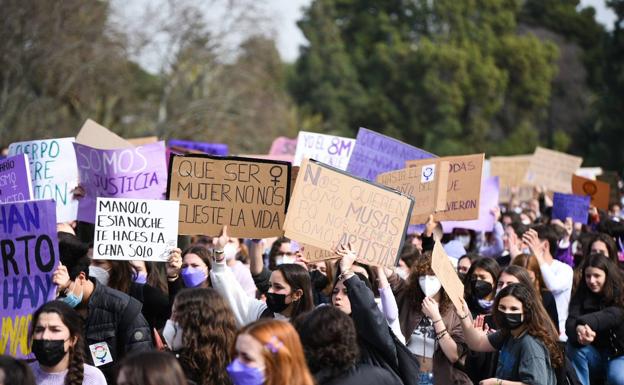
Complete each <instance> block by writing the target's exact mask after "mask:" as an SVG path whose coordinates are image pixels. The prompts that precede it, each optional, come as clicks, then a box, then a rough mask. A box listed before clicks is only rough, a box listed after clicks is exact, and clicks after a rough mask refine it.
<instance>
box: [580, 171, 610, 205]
mask: <svg viewBox="0 0 624 385" xmlns="http://www.w3.org/2000/svg"><path fill="white" fill-rule="evenodd" d="M610 190H611V187H610V186H609V184H608V183H605V182H601V181H599V180H591V179H587V178H583V177H580V176H577V175H572V192H573V193H574V194H575V195H587V196H589V197H590V198H591V204H592V206H595V207H597V208H599V209H603V210H608V209H609V197H610V193H611V191H610Z"/></svg>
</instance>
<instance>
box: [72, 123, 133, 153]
mask: <svg viewBox="0 0 624 385" xmlns="http://www.w3.org/2000/svg"><path fill="white" fill-rule="evenodd" d="M76 143H79V144H82V145H85V146H89V147H93V148H97V149H100V150H116V149H120V148H131V147H132V144H131V143H130V142H128V141H127V140H125V139H124V138H122V137H121V136H119V135H117V134H115V133H114V132H112V131H111V130H109V129H108V128H106V127H104V126H102V125H100V124H98V123H96V122H95V121H93V120H91V119H87V121H86V122H85V124H83V125H82V128H80V132H78V135H76Z"/></svg>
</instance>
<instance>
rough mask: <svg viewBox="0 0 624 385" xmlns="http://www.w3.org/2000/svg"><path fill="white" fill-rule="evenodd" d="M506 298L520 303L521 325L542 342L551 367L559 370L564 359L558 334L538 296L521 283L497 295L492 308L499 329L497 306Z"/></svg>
mask: <svg viewBox="0 0 624 385" xmlns="http://www.w3.org/2000/svg"><path fill="white" fill-rule="evenodd" d="M508 296H512V297H514V298H516V299H517V300H518V301H520V302H522V308H523V312H522V314H523V316H524V323H523V325H525V327H526V332H527V333H528V334H530V335H532V336H533V337H535V338H537V339H538V340H540V341H542V343H543V344H544V345H545V346H546V349H547V350H548V352H549V354H550V362H551V364H552V366H553V367H555V368H561V367H562V365H563V362H564V358H563V351H562V350H561V349H560V347H559V343H558V341H559V333H557V329H556V328H555V324H554V323H553V322H552V321H551V320H550V317H549V316H548V313H546V309H544V306H543V305H542V302H541V300H540V299H538V297H539V296H536V295H535V290H534V289H533V288H532V287H527V286H526V285H523V284H521V283H512V284H511V285H509V286H506V287H505V288H504V289H502V290H501V291H500V292H499V293H498V295H497V296H496V299H495V300H494V305H493V306H492V309H493V310H492V312H493V317H494V322H495V323H496V325H499V328H500V325H503V322H502V319H503V315H502V313H501V311H499V310H498V304H499V303H500V300H501V299H502V298H505V297H508ZM500 329H501V331H502V333H504V335H505V336H508V335H509V334H510V333H511V331H510V330H506V329H503V328H500Z"/></svg>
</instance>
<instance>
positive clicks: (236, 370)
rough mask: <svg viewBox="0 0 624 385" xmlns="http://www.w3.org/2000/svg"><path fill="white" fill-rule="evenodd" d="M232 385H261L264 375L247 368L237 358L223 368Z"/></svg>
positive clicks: (255, 369) (249, 367) (256, 369)
mask: <svg viewBox="0 0 624 385" xmlns="http://www.w3.org/2000/svg"><path fill="white" fill-rule="evenodd" d="M225 370H226V371H227V372H228V374H229V375H230V378H231V379H232V382H233V383H234V385H262V384H264V374H263V373H262V372H261V371H260V370H259V369H258V368H253V367H251V366H247V365H245V364H244V363H242V362H240V360H239V359H238V358H237V359H235V360H234V361H232V363H231V364H229V365H228V366H227V368H225Z"/></svg>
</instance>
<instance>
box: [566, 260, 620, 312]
mask: <svg viewBox="0 0 624 385" xmlns="http://www.w3.org/2000/svg"><path fill="white" fill-rule="evenodd" d="M588 267H594V268H596V269H600V270H602V271H604V272H605V275H606V277H605V283H604V286H603V287H602V291H601V292H600V296H601V302H602V304H603V305H605V306H614V305H615V306H621V307H624V290H623V289H624V283H623V282H624V277H623V275H622V273H621V272H620V269H619V268H618V266H617V265H616V264H615V263H614V262H613V261H612V260H611V259H609V257H605V256H604V255H602V254H601V253H593V254H590V255H589V257H587V258H586V259H585V261H583V264H582V265H581V266H580V268H579V270H580V272H581V280H580V281H579V285H578V289H577V290H576V292H575V293H574V295H573V296H572V301H577V300H580V299H581V298H585V297H587V295H589V294H590V293H592V291H591V290H590V289H589V287H587V282H585V271H586V270H587V268H588Z"/></svg>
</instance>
